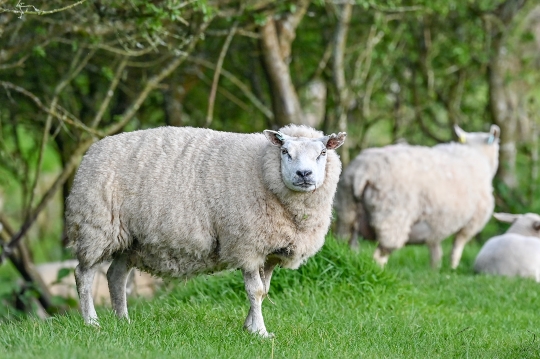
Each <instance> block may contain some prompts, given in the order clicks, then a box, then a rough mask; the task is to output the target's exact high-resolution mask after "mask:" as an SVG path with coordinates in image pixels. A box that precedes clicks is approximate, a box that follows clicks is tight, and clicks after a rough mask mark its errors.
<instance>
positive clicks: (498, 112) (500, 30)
mask: <svg viewBox="0 0 540 359" xmlns="http://www.w3.org/2000/svg"><path fill="white" fill-rule="evenodd" d="M525 3H526V0H507V1H505V2H503V3H501V4H500V5H499V7H498V8H497V9H496V10H495V12H494V14H495V16H496V18H497V21H492V22H490V23H489V25H490V28H491V30H490V33H489V34H488V36H490V39H491V51H492V53H491V58H490V61H489V64H488V69H489V71H488V76H489V78H488V82H489V104H490V111H491V116H492V118H493V122H495V123H496V124H497V125H498V126H499V127H500V128H501V151H500V155H499V170H498V173H497V177H498V178H500V179H501V181H502V182H503V183H504V184H506V185H507V186H508V187H509V188H516V187H517V185H518V180H517V176H516V154H517V149H516V137H517V122H518V118H517V116H516V115H515V114H516V113H517V106H518V101H517V99H516V97H517V96H516V94H515V93H512V92H511V91H510V90H509V87H508V84H506V83H505V76H506V68H507V66H506V64H505V62H506V61H507V60H506V59H505V48H504V39H505V33H506V31H507V29H508V27H509V25H510V24H511V22H512V19H513V18H514V17H515V16H516V14H517V13H518V12H519V10H520V9H521V8H522V7H523V6H524V5H525Z"/></svg>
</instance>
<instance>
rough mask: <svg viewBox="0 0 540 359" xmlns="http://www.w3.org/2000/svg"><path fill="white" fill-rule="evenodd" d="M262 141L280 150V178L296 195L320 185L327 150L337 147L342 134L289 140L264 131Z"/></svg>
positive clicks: (342, 139)
mask: <svg viewBox="0 0 540 359" xmlns="http://www.w3.org/2000/svg"><path fill="white" fill-rule="evenodd" d="M264 134H265V136H266V138H267V139H268V140H269V141H270V143H272V144H273V145H274V146H277V147H279V148H280V153H281V154H280V156H281V178H282V180H283V183H284V184H285V186H287V188H289V189H291V190H293V191H297V192H309V191H314V190H316V189H317V188H319V187H320V186H322V184H323V182H324V178H325V173H326V157H327V151H328V150H333V149H336V148H338V147H339V146H341V145H342V144H343V141H345V137H346V134H345V133H344V132H340V133H339V134H337V135H335V134H331V135H329V136H324V137H320V138H305V137H291V136H287V135H285V134H283V133H281V132H276V131H270V130H265V131H264Z"/></svg>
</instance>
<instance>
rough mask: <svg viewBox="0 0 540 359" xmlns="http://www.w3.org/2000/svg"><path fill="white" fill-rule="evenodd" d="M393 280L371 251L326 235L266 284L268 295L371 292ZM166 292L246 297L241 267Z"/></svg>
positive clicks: (197, 297)
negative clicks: (302, 260)
mask: <svg viewBox="0 0 540 359" xmlns="http://www.w3.org/2000/svg"><path fill="white" fill-rule="evenodd" d="M394 282H395V276H394V275H393V274H392V273H390V272H388V271H384V270H382V269H381V268H379V267H378V266H377V265H376V264H375V263H374V261H373V260H371V254H370V253H367V252H362V253H360V254H356V253H351V250H350V249H349V248H348V246H347V244H346V243H344V242H338V241H337V240H336V239H334V237H333V236H331V235H328V237H327V239H326V243H325V244H324V246H323V248H322V249H321V250H320V251H319V253H317V254H316V255H315V256H313V257H312V258H310V259H308V261H307V262H306V263H305V264H304V265H302V266H301V267H300V268H299V269H297V270H290V269H282V268H277V269H276V270H275V271H274V274H273V276H272V281H271V284H270V292H269V296H270V298H272V297H274V296H276V297H291V296H297V295H298V292H299V291H301V292H302V293H304V294H306V295H309V294H314V293H332V292H333V293H340V294H350V295H355V296H372V295H373V294H375V292H376V291H377V292H379V291H381V290H384V289H385V288H387V287H388V286H391V285H392V284H393V283H394ZM168 288H169V290H168V291H166V294H165V295H167V296H169V295H170V296H172V297H175V298H176V299H177V300H178V301H181V302H185V301H189V302H199V301H223V300H233V301H237V300H242V301H245V300H246V295H245V290H244V281H243V279H242V274H241V271H239V270H236V271H227V272H221V273H216V274H213V275H203V276H199V277H196V278H193V279H190V280H188V281H176V280H173V281H171V282H170V283H169V285H168Z"/></svg>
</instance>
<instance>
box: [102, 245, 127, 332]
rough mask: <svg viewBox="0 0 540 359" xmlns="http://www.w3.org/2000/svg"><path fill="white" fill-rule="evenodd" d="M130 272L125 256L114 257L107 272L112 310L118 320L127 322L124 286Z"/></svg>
mask: <svg viewBox="0 0 540 359" xmlns="http://www.w3.org/2000/svg"><path fill="white" fill-rule="evenodd" d="M130 271H131V267H130V266H129V265H128V261H127V255H126V254H120V255H119V256H117V257H115V258H114V260H113V262H112V263H111V266H110V267H109V270H108V271H107V281H108V284H109V293H110V294H111V304H112V307H113V310H114V312H115V313H116V315H117V316H118V317H119V318H126V319H127V320H128V321H129V317H128V310H127V299H126V284H127V278H128V275H129V272H130Z"/></svg>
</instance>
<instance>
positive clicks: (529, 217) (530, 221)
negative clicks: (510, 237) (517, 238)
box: [493, 213, 540, 238]
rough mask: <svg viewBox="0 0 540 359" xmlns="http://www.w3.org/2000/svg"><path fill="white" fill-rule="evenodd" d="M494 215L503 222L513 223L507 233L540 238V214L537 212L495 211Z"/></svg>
mask: <svg viewBox="0 0 540 359" xmlns="http://www.w3.org/2000/svg"><path fill="white" fill-rule="evenodd" d="M493 217H495V218H496V219H497V220H499V221H501V222H506V223H512V225H511V226H510V228H508V230H507V231H506V233H517V234H521V235H522V236H529V237H537V238H540V215H538V214H536V213H525V214H510V213H493Z"/></svg>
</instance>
